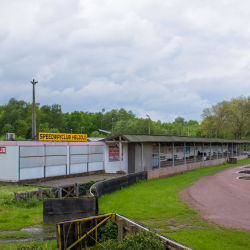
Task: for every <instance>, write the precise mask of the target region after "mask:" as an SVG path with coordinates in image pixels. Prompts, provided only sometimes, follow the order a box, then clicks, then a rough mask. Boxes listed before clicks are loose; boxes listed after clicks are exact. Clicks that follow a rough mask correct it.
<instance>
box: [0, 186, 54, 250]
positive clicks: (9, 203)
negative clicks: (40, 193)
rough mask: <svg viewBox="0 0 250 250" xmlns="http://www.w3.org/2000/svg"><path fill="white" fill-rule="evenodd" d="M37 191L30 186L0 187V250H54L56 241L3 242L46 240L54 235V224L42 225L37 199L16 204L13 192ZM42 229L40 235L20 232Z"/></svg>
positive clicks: (41, 205)
mask: <svg viewBox="0 0 250 250" xmlns="http://www.w3.org/2000/svg"><path fill="white" fill-rule="evenodd" d="M27 190H37V187H30V186H0V249H17V248H18V247H20V246H32V248H31V249H39V247H43V248H41V249H56V240H53V241H42V242H30V243H29V242H27V243H26V242H25V243H24V242H19V243H6V242H4V241H5V240H16V239H28V238H36V237H42V238H46V237H47V236H51V235H53V234H55V224H48V225H45V224H43V203H42V201H38V200H37V199H31V200H30V201H29V202H21V203H16V202H15V201H14V200H13V198H14V195H13V194H14V192H15V191H16V192H25V191H27ZM28 227H36V228H42V229H43V231H42V233H40V234H36V233H29V232H21V231H20V230H21V229H22V228H28Z"/></svg>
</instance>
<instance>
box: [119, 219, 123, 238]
mask: <svg viewBox="0 0 250 250" xmlns="http://www.w3.org/2000/svg"><path fill="white" fill-rule="evenodd" d="M118 241H119V242H122V241H123V219H119V220H118Z"/></svg>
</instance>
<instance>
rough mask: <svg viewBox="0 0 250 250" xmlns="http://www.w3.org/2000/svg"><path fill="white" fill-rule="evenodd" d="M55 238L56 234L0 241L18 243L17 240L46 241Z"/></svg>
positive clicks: (1, 241)
mask: <svg viewBox="0 0 250 250" xmlns="http://www.w3.org/2000/svg"><path fill="white" fill-rule="evenodd" d="M55 239H56V236H47V237H35V238H25V239H8V240H0V243H16V242H29V241H46V240H55Z"/></svg>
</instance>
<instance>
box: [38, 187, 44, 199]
mask: <svg viewBox="0 0 250 250" xmlns="http://www.w3.org/2000/svg"><path fill="white" fill-rule="evenodd" d="M38 198H39V199H43V189H42V188H38Z"/></svg>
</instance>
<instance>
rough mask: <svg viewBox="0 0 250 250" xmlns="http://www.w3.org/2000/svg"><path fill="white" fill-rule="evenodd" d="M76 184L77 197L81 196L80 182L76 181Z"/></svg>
mask: <svg viewBox="0 0 250 250" xmlns="http://www.w3.org/2000/svg"><path fill="white" fill-rule="evenodd" d="M75 186H76V197H79V184H78V183H76V184H75Z"/></svg>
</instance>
